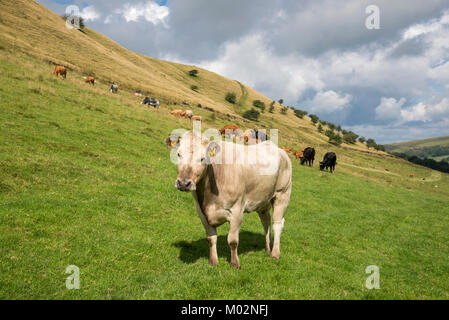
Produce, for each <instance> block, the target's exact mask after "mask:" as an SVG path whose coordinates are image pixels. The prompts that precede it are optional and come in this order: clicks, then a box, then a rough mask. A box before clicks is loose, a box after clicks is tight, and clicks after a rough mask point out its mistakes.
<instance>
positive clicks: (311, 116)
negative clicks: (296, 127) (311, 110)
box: [309, 114, 320, 125]
mask: <svg viewBox="0 0 449 320" xmlns="http://www.w3.org/2000/svg"><path fill="white" fill-rule="evenodd" d="M309 117H310V120H312V123H313V124H314V125H315V124H316V123H317V122H318V120H320V118H318V116H317V115H315V114H311V115H310V116H309Z"/></svg>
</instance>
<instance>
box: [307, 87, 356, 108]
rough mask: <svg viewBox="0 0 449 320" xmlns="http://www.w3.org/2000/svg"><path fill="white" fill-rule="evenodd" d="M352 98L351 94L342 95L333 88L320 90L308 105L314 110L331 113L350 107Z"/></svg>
mask: <svg viewBox="0 0 449 320" xmlns="http://www.w3.org/2000/svg"><path fill="white" fill-rule="evenodd" d="M351 100H352V97H351V95H349V94H345V95H341V94H339V93H337V92H335V91H333V90H328V91H319V92H318V93H317V94H316V95H315V97H314V98H313V99H312V100H311V101H310V102H309V103H308V107H309V109H310V111H312V112H319V113H324V114H326V113H327V114H329V113H333V112H336V111H341V110H343V109H344V108H346V107H349V103H350V102H351Z"/></svg>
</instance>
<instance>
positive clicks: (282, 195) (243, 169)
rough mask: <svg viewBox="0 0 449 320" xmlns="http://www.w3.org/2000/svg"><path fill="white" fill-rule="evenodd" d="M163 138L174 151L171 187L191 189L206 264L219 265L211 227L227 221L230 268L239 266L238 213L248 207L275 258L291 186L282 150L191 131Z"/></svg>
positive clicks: (288, 164) (262, 144)
mask: <svg viewBox="0 0 449 320" xmlns="http://www.w3.org/2000/svg"><path fill="white" fill-rule="evenodd" d="M165 142H166V144H167V145H168V146H169V147H170V148H172V149H177V159H178V177H177V179H176V182H175V187H176V188H177V189H178V190H180V191H188V192H192V195H193V198H194V199H195V202H196V207H197V212H198V215H199V217H200V219H201V222H202V223H203V225H204V228H205V229H206V235H207V240H208V241H209V247H210V258H209V263H210V264H211V265H217V264H218V256H217V247H216V245H217V231H216V228H217V227H218V226H220V225H222V224H223V223H225V222H229V223H230V230H229V234H228V244H229V246H230V248H231V266H233V267H235V268H240V263H239V259H238V256H237V247H238V243H239V231H240V225H241V223H242V219H243V213H244V212H252V211H257V213H258V214H259V217H260V220H261V222H262V225H263V227H264V231H265V238H266V251H267V253H269V254H271V256H272V257H273V258H276V259H279V257H280V237H281V233H282V229H283V227H284V213H285V210H286V209H287V206H288V204H289V201H290V193H291V186H292V165H291V161H290V158H289V157H288V155H287V153H285V151H283V150H281V149H279V148H278V147H277V146H276V145H275V144H274V143H272V142H271V141H266V142H263V143H260V144H257V145H253V146H245V145H241V144H234V143H231V142H224V141H217V142H215V141H213V142H210V141H209V140H208V139H206V138H205V137H204V136H202V135H200V134H197V133H195V134H194V133H193V132H191V131H188V132H186V133H185V134H184V135H183V136H182V137H181V138H178V137H174V136H172V137H169V138H167V139H166V141H165ZM271 208H273V230H274V244H273V248H272V249H271V216H270V209H271Z"/></svg>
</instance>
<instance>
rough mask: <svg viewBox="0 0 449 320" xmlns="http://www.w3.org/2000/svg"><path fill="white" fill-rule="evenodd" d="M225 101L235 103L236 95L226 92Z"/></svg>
mask: <svg viewBox="0 0 449 320" xmlns="http://www.w3.org/2000/svg"><path fill="white" fill-rule="evenodd" d="M225 99H226V101H227V102H229V103H232V104H235V103H236V101H237V96H236V95H235V93H233V92H228V93H227V94H226V97H225Z"/></svg>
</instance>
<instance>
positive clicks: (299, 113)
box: [294, 109, 307, 119]
mask: <svg viewBox="0 0 449 320" xmlns="http://www.w3.org/2000/svg"><path fill="white" fill-rule="evenodd" d="M294 113H295V116H297V117H298V118H300V119H303V118H304V116H305V115H306V114H307V111H304V110H299V109H296V110H295V111H294Z"/></svg>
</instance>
